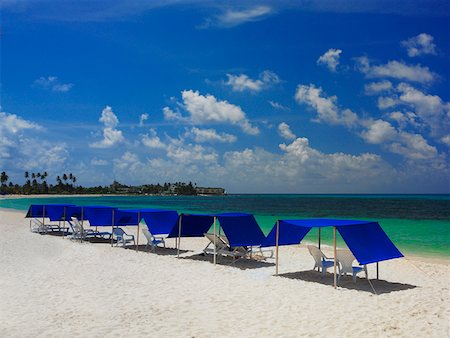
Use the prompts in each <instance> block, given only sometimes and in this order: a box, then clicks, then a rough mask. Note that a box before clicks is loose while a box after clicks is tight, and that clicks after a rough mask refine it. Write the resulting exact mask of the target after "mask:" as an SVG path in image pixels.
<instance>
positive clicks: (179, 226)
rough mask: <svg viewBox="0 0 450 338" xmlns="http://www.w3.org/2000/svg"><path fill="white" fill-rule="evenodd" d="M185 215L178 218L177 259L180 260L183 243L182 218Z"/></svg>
mask: <svg viewBox="0 0 450 338" xmlns="http://www.w3.org/2000/svg"><path fill="white" fill-rule="evenodd" d="M182 217H183V214H181V215H180V217H179V218H178V244H177V258H180V242H181V218H182Z"/></svg>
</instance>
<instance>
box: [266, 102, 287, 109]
mask: <svg viewBox="0 0 450 338" xmlns="http://www.w3.org/2000/svg"><path fill="white" fill-rule="evenodd" d="M268 102H269V104H270V105H271V106H272V107H273V108H275V109H278V110H286V111H289V110H291V109H290V108H289V107H286V106H283V105H282V104H281V103H278V102H276V101H268Z"/></svg>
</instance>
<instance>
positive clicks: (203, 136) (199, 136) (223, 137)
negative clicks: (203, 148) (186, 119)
mask: <svg viewBox="0 0 450 338" xmlns="http://www.w3.org/2000/svg"><path fill="white" fill-rule="evenodd" d="M189 133H190V134H191V135H192V136H193V138H194V140H195V142H198V143H204V142H222V143H233V142H236V140H237V138H236V136H234V135H231V134H228V133H218V132H217V131H216V130H215V129H199V128H197V127H193V128H192V129H191V130H190V132H189Z"/></svg>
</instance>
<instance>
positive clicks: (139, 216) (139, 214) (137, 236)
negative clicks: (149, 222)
mask: <svg viewBox="0 0 450 338" xmlns="http://www.w3.org/2000/svg"><path fill="white" fill-rule="evenodd" d="M140 224H141V212H140V211H138V224H137V235H136V251H139V225H140Z"/></svg>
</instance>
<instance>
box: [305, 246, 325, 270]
mask: <svg viewBox="0 0 450 338" xmlns="http://www.w3.org/2000/svg"><path fill="white" fill-rule="evenodd" d="M308 250H309V253H310V254H311V256H313V258H314V260H315V261H316V264H317V265H319V266H322V258H326V257H325V255H324V254H323V252H322V251H321V250H320V249H319V248H318V247H316V246H314V245H308Z"/></svg>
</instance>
